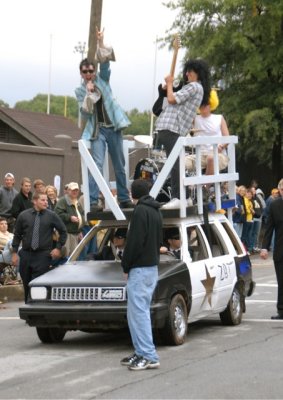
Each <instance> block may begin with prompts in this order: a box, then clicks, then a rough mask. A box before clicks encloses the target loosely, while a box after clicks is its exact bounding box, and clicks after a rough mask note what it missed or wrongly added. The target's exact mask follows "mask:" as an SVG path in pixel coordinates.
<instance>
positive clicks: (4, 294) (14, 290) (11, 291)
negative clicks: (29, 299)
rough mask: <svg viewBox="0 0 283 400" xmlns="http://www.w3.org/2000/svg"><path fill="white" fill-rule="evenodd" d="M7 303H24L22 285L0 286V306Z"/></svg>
mask: <svg viewBox="0 0 283 400" xmlns="http://www.w3.org/2000/svg"><path fill="white" fill-rule="evenodd" d="M9 301H24V288H23V285H3V286H0V304H1V303H7V302H9Z"/></svg>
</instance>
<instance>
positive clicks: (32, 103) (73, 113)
mask: <svg viewBox="0 0 283 400" xmlns="http://www.w3.org/2000/svg"><path fill="white" fill-rule="evenodd" d="M65 102H66V103H65ZM0 105H1V102H0ZM65 106H66V110H67V115H66V117H67V118H70V119H72V120H73V121H74V122H76V121H77V119H78V103H77V100H76V99H75V98H74V97H69V96H67V97H65V96H54V95H51V96H50V114H53V115H64V112H65ZM15 108H16V109H17V110H26V111H33V112H43V113H46V110H47V95H46V94H38V95H36V96H35V97H34V98H33V99H32V100H24V101H18V102H17V103H16V104H15ZM127 115H128V117H129V119H130V121H131V125H130V126H129V127H128V128H127V129H125V130H124V131H123V133H124V134H125V135H147V134H149V131H150V119H151V113H150V112H149V111H144V112H142V113H140V112H139V111H138V110H137V109H133V110H131V111H129V112H127Z"/></svg>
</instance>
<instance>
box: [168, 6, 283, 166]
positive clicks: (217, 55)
mask: <svg viewBox="0 0 283 400" xmlns="http://www.w3.org/2000/svg"><path fill="white" fill-rule="evenodd" d="M168 6H169V7H173V8H178V9H179V15H178V17H177V19H176V21H175V23H174V26H173V28H172V30H173V29H174V32H176V29H177V30H178V31H179V32H180V34H181V41H182V45H183V46H184V47H185V48H186V49H187V52H186V58H195V57H201V58H204V59H206V60H207V62H208V63H209V64H210V66H211V72H212V81H213V84H215V85H217V84H219V85H220V84H221V86H222V89H223V90H222V91H221V92H220V94H219V97H220V106H219V110H217V112H223V113H224V114H225V117H226V119H227V121H228V124H229V128H230V131H231V133H232V134H238V135H239V146H238V154H240V155H241V156H242V158H247V157H248V156H249V155H250V154H253V156H256V157H257V158H258V160H259V162H262V163H269V164H271V163H272V162H273V163H274V162H276V160H273V159H272V151H271V149H273V150H274V148H275V147H276V146H282V142H283V139H282V137H283V120H282V117H283V85H282V83H283V46H282V42H283V0H214V1H211V0H176V1H171V2H169V4H168ZM279 150H280V149H279ZM277 170H279V171H280V165H278V166H277Z"/></svg>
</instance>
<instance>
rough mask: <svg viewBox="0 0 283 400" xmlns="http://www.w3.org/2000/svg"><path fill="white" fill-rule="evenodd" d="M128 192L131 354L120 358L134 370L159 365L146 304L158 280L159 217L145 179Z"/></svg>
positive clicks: (126, 254)
mask: <svg viewBox="0 0 283 400" xmlns="http://www.w3.org/2000/svg"><path fill="white" fill-rule="evenodd" d="M131 190H132V198H133V202H134V203H135V208H134V211H133V214H132V217H131V221H130V225H129V230H128V234H127V240H126V247H125V249H124V253H123V258H122V267H123V270H124V272H125V274H127V277H128V281H127V296H128V304H127V319H128V325H129V329H130V333H131V338H132V342H133V346H134V350H135V352H134V354H133V355H131V356H129V357H126V358H123V359H122V360H121V364H122V365H126V366H127V367H128V368H129V369H130V370H133V371H138V370H144V369H153V368H158V367H159V365H160V363H159V358H158V355H157V353H156V349H155V346H154V344H153V338H152V328H151V319H150V303H151V299H152V295H153V292H154V289H155V287H156V285H157V280H158V267H157V266H158V263H159V248H160V245H161V243H162V216H161V213H160V210H159V207H160V204H159V203H158V202H157V201H156V200H154V199H153V198H152V197H151V196H150V195H149V185H148V182H147V181H146V180H143V179H137V180H135V181H134V182H133V183H132V187H131Z"/></svg>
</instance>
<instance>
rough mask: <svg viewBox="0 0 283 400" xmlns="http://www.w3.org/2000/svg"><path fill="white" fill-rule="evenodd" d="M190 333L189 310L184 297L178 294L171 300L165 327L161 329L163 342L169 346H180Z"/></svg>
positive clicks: (160, 333)
mask: <svg viewBox="0 0 283 400" xmlns="http://www.w3.org/2000/svg"><path fill="white" fill-rule="evenodd" d="M187 332H188V310H187V305H186V302H185V300H184V297H183V296H182V295H181V294H177V295H175V296H174V297H172V299H171V303H170V306H169V312H168V316H167V318H166V321H165V325H164V327H163V328H162V329H159V335H160V337H161V338H162V341H163V342H164V343H165V344H168V345H175V346H179V345H181V344H183V343H184V342H185V340H186V337H187Z"/></svg>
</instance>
